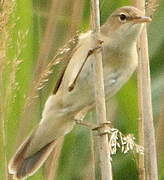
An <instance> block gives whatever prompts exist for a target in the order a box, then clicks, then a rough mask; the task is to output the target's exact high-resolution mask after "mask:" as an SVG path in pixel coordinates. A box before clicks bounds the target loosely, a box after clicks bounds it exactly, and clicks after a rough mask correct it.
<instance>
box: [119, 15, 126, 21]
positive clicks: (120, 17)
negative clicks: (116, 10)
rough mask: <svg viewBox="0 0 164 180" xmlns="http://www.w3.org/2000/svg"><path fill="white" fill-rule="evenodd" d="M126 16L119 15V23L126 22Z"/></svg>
mask: <svg viewBox="0 0 164 180" xmlns="http://www.w3.org/2000/svg"><path fill="white" fill-rule="evenodd" d="M126 18H127V17H126V15H125V14H120V16H119V19H120V21H122V22H123V21H126Z"/></svg>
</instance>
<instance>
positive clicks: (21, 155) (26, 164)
mask: <svg viewBox="0 0 164 180" xmlns="http://www.w3.org/2000/svg"><path fill="white" fill-rule="evenodd" d="M31 139H32V136H29V137H28V138H27V139H26V140H25V141H24V142H23V143H22V145H21V146H20V147H19V149H18V151H17V152H16V153H15V155H14V156H13V158H12V159H11V161H10V162H9V166H8V169H9V173H10V174H12V175H13V179H22V178H25V177H27V176H30V175H32V174H33V173H35V172H36V171H37V170H38V169H39V168H40V166H41V165H42V164H43V163H44V162H45V160H46V159H47V158H48V156H49V155H50V153H51V152H52V150H53V149H54V147H55V144H56V140H54V141H52V142H51V143H49V144H47V145H45V146H44V147H43V148H41V149H40V150H39V151H38V152H36V153H34V154H33V155H31V156H29V157H25V154H26V152H27V149H28V147H29V145H30V142H31Z"/></svg>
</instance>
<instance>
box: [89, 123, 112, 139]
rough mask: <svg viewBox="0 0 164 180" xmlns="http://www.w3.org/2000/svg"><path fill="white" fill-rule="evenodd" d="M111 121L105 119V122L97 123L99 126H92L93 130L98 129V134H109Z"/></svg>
mask: <svg viewBox="0 0 164 180" xmlns="http://www.w3.org/2000/svg"><path fill="white" fill-rule="evenodd" d="M110 126H111V122H110V121H107V122H105V123H101V124H99V126H97V127H95V128H93V129H92V130H93V131H98V135H99V136H103V135H105V134H107V135H109V134H110V129H111V127H110Z"/></svg>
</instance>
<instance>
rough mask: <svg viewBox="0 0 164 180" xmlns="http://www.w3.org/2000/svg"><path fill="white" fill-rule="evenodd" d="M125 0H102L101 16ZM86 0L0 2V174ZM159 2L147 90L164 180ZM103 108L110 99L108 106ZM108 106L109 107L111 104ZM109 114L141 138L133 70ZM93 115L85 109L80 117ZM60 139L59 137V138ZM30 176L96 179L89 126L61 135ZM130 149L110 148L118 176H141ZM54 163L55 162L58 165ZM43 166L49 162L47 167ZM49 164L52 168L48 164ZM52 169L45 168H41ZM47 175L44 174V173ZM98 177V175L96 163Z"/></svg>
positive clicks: (85, 13) (163, 4)
mask: <svg viewBox="0 0 164 180" xmlns="http://www.w3.org/2000/svg"><path fill="white" fill-rule="evenodd" d="M129 4H132V2H131V1H128V0H117V1H115V0H101V1H100V7H101V9H100V10H101V23H103V22H104V21H105V20H106V18H107V17H108V15H109V14H110V13H111V12H112V11H113V10H114V9H116V8H117V7H120V6H124V5H129ZM89 22H90V1H89V0H62V1H58V0H47V1H45V0H23V1H21V0H13V1H11V0H4V1H2V0H1V1H0V179H2V180H8V179H10V177H9V176H8V174H7V163H8V161H9V159H10V157H11V155H12V154H13V153H14V151H15V149H16V147H18V145H19V144H20V143H21V142H22V140H23V139H24V138H25V136H26V135H27V134H28V133H29V132H30V130H31V129H32V128H33V127H34V126H35V124H37V123H38V122H39V120H40V117H41V112H42V109H43V106H44V103H45V100H46V99H47V97H48V95H49V94H50V93H51V91H52V89H53V86H54V84H55V79H56V77H57V73H58V72H59V71H60V67H59V66H56V67H54V68H53V72H52V73H50V75H49V81H48V82H45V83H46V85H45V86H44V87H43V88H42V89H41V90H39V91H38V90H36V87H38V85H39V81H40V77H41V76H42V75H43V74H45V73H46V67H47V64H48V63H49V62H50V61H51V60H52V58H53V57H54V56H55V54H56V52H57V50H58V49H59V48H61V47H62V46H63V45H64V44H65V42H66V41H67V40H69V39H70V38H71V37H73V36H74V35H75V34H76V31H77V30H78V31H80V32H84V31H86V30H87V29H89V26H90V24H89ZM163 29H164V1H163V0H160V2H159V7H158V8H157V11H156V12H155V14H154V17H153V22H152V23H151V24H150V25H149V27H148V37H149V54H150V61H151V77H152V97H153V110H154V122H155V129H156V137H157V152H158V167H159V179H160V180H162V179H164V166H163V164H164V140H163V132H164V62H163V59H164V51H163V48H164V33H163ZM107 107H108V105H107ZM111 107H112V108H111ZM108 110H109V111H110V112H109V114H110V116H111V117H110V119H112V124H113V126H114V127H116V128H118V129H119V130H120V131H121V132H123V133H124V134H129V133H132V134H134V136H135V137H136V139H137V137H138V130H137V129H138V127H137V119H138V111H137V88H136V76H135V75H134V76H133V78H131V80H130V81H129V82H128V83H127V84H126V85H125V86H124V87H123V88H122V89H121V91H120V92H119V93H118V94H117V96H116V97H114V98H113V99H112V100H111V102H110V103H109V108H108ZM92 117H94V113H88V115H87V117H86V118H85V120H87V119H88V120H90V121H91V119H92ZM62 141H63V139H61V144H62ZM59 155H60V150H59V151H58V153H57V154H52V156H51V158H50V159H49V160H48V162H47V163H46V165H45V166H44V167H42V168H41V169H40V170H39V171H38V172H37V173H36V174H35V175H33V176H32V177H29V178H28V180H42V179H44V180H52V179H53V178H52V177H53V176H55V177H56V179H57V180H93V179H94V177H93V175H92V173H91V172H92V171H93V165H92V153H91V144H90V132H89V130H88V129H86V128H85V127H81V126H79V125H77V126H76V127H75V128H74V130H73V131H72V132H71V133H70V134H68V135H67V136H66V138H65V140H64V146H63V148H62V150H61V155H60V158H59V161H58V162H55V164H54V163H53V161H52V159H53V158H55V157H56V156H59ZM135 159H136V157H135V155H134V154H133V153H128V154H123V153H119V152H118V153H117V154H116V155H113V160H112V164H113V175H114V179H115V180H124V179H126V180H131V179H133V180H135V179H138V170H137V164H136V161H135ZM57 165H58V169H57ZM47 167H48V168H47ZM49 167H52V168H49ZM45 172H49V173H45ZM47 174H49V176H47ZM96 179H100V177H99V170H98V167H97V166H96Z"/></svg>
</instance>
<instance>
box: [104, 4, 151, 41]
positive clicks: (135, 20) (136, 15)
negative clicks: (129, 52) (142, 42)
mask: <svg viewBox="0 0 164 180" xmlns="http://www.w3.org/2000/svg"><path fill="white" fill-rule="evenodd" d="M150 21H151V18H150V17H147V16H144V13H143V12H142V11H140V10H139V9H137V8H135V7H132V6H124V7H121V8H118V9H116V10H115V11H114V12H113V13H112V14H111V16H110V17H109V18H108V20H107V22H106V23H105V24H104V25H103V26H102V28H101V32H102V33H103V34H104V35H106V36H109V38H114V39H118V41H121V40H125V41H128V40H129V41H130V40H136V38H137V36H138V34H139V32H140V30H141V28H142V25H143V23H147V22H150Z"/></svg>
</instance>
